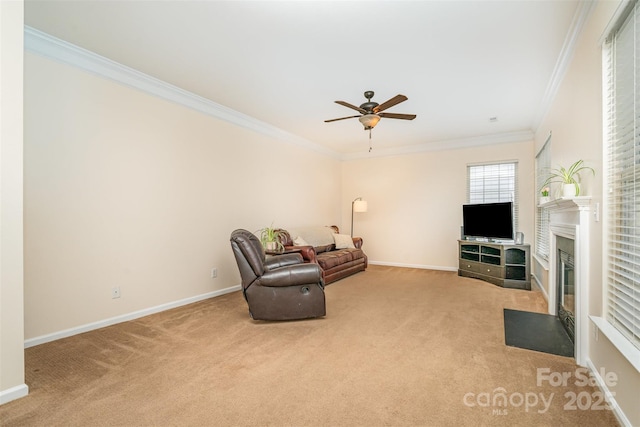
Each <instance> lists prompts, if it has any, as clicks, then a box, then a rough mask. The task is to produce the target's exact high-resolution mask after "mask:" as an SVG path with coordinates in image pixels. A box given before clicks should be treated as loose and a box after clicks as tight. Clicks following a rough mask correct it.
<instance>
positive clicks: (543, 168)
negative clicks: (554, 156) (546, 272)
mask: <svg viewBox="0 0 640 427" xmlns="http://www.w3.org/2000/svg"><path fill="white" fill-rule="evenodd" d="M550 151H551V135H549V137H548V138H547V141H546V142H545V143H544V145H543V146H542V149H541V150H540V152H539V153H538V155H537V156H536V194H538V195H540V194H541V193H540V190H541V189H542V184H544V181H545V180H546V178H547V176H548V173H549V169H550V168H551V153H550ZM549 221H550V214H549V209H546V208H540V207H538V208H537V209H536V240H535V254H536V255H537V256H539V257H540V258H542V259H544V260H547V261H548V260H549Z"/></svg>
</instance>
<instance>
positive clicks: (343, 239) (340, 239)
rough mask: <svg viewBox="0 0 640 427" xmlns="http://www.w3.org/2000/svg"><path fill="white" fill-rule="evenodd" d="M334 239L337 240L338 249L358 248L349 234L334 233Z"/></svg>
mask: <svg viewBox="0 0 640 427" xmlns="http://www.w3.org/2000/svg"><path fill="white" fill-rule="evenodd" d="M333 240H334V241H335V242H336V249H346V248H353V249H355V248H356V247H355V246H354V244H353V239H352V238H351V236H349V235H348V234H334V235H333Z"/></svg>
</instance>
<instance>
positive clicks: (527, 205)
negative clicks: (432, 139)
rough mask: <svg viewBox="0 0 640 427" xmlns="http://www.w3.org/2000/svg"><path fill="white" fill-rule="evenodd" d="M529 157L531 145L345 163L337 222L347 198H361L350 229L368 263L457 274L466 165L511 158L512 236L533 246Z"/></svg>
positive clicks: (347, 215) (346, 213)
mask: <svg viewBox="0 0 640 427" xmlns="http://www.w3.org/2000/svg"><path fill="white" fill-rule="evenodd" d="M532 152H533V141H530V142H520V143H512V144H499V145H494V146H485V147H475V148H467V149H457V150H449V151H431V152H424V153H416V154H410V155H404V156H396V157H377V158H371V159H364V160H353V161H348V162H344V163H343V165H342V175H343V197H342V206H343V217H342V220H343V223H344V224H345V225H347V224H350V221H351V201H352V200H353V199H355V198H356V197H363V199H365V200H366V201H367V202H368V211H367V212H366V213H356V214H355V215H354V227H353V228H354V235H356V236H361V237H362V238H363V239H364V248H365V249H366V253H367V256H368V257H369V260H370V261H371V262H373V263H382V264H394V265H403V266H411V267H417V268H436V269H445V270H457V268H458V267H457V266H458V242H457V240H458V239H459V238H460V226H461V225H462V205H463V204H464V203H466V202H467V201H466V192H467V165H468V164H473V163H482V162H495V161H513V160H515V161H517V162H518V176H519V188H518V191H519V201H520V203H519V207H520V217H519V230H518V231H522V232H524V234H525V243H533V210H534V207H533V199H534V195H533V174H534V172H533V165H534V163H533V156H532ZM345 232H348V228H345Z"/></svg>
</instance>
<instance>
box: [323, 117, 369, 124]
mask: <svg viewBox="0 0 640 427" xmlns="http://www.w3.org/2000/svg"><path fill="white" fill-rule="evenodd" d="M356 117H360V116H349V117H340V118H339V119H330V120H325V121H324V122H325V123H329V122H336V121H338V120H344V119H355V118H356Z"/></svg>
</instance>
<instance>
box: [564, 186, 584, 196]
mask: <svg viewBox="0 0 640 427" xmlns="http://www.w3.org/2000/svg"><path fill="white" fill-rule="evenodd" d="M578 194H580V187H579V186H578V184H562V197H563V198H565V199H570V198H572V197H576V196H577V195H578Z"/></svg>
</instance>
